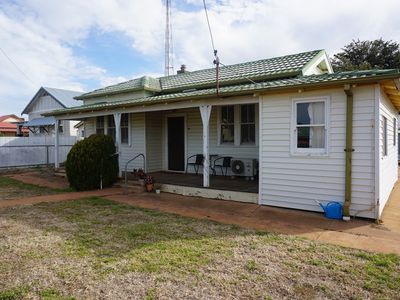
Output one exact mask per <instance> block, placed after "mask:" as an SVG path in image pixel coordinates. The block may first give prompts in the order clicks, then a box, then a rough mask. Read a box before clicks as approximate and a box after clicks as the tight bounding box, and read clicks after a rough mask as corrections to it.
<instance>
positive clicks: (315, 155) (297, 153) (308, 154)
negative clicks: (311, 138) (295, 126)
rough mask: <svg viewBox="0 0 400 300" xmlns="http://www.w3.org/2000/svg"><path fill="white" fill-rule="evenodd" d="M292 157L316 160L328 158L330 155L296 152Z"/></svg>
mask: <svg viewBox="0 0 400 300" xmlns="http://www.w3.org/2000/svg"><path fill="white" fill-rule="evenodd" d="M291 156H294V157H314V158H318V157H321V158H323V157H328V156H329V153H326V152H324V153H310V152H308V153H307V152H305V153H301V152H294V153H291Z"/></svg>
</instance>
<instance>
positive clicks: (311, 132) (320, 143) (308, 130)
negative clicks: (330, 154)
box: [297, 126, 325, 148]
mask: <svg viewBox="0 0 400 300" xmlns="http://www.w3.org/2000/svg"><path fill="white" fill-rule="evenodd" d="M297 148H325V127H322V126H321V127H319V126H318V127H317V126H316V127H298V128H297Z"/></svg>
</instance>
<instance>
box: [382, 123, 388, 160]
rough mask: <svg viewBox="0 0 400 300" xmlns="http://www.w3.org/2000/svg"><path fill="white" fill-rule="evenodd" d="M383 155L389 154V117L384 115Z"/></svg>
mask: <svg viewBox="0 0 400 300" xmlns="http://www.w3.org/2000/svg"><path fill="white" fill-rule="evenodd" d="M382 131H383V132H382V156H383V157H386V156H388V146H389V145H388V119H387V118H386V117H385V116H383V124H382Z"/></svg>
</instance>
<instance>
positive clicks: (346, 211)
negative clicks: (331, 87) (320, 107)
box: [343, 85, 354, 221]
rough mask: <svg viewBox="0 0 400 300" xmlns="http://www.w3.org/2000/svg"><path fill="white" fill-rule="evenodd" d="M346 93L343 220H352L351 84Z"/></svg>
mask: <svg viewBox="0 0 400 300" xmlns="http://www.w3.org/2000/svg"><path fill="white" fill-rule="evenodd" d="M344 92H345V93H346V148H345V149H344V151H345V152H346V156H345V157H346V158H345V160H346V167H345V168H346V169H345V192H344V203H343V221H350V205H351V197H352V195H351V187H352V178H351V177H352V159H353V152H354V149H353V102H354V101H353V91H352V88H351V86H350V85H345V87H344Z"/></svg>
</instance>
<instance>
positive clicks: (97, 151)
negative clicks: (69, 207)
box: [65, 134, 118, 191]
mask: <svg viewBox="0 0 400 300" xmlns="http://www.w3.org/2000/svg"><path fill="white" fill-rule="evenodd" d="M115 151H116V149H115V145H114V141H113V139H112V138H111V137H110V136H106V135H95V134H94V135H91V136H90V137H88V138H86V139H84V140H81V141H79V142H77V143H76V144H75V145H74V146H73V147H72V149H71V151H70V152H69V153H68V156H67V161H66V164H65V171H66V173H67V177H68V181H69V183H70V185H71V186H72V187H74V188H75V189H77V190H78V191H83V190H92V189H97V188H100V182H102V185H103V187H107V186H111V185H112V184H113V183H114V182H115V181H116V180H117V176H118V156H117V155H115Z"/></svg>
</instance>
